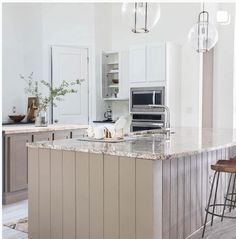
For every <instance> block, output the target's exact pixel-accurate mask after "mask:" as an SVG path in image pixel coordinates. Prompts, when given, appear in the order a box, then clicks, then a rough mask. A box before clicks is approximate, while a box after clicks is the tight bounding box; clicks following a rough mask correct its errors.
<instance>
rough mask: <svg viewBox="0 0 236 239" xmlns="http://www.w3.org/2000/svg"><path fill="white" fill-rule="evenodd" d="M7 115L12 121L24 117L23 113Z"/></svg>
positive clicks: (16, 121) (19, 120)
mask: <svg viewBox="0 0 236 239" xmlns="http://www.w3.org/2000/svg"><path fill="white" fill-rule="evenodd" d="M8 117H9V118H10V119H11V120H13V122H14V123H20V122H21V121H22V120H23V119H24V118H25V115H8Z"/></svg>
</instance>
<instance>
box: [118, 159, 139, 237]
mask: <svg viewBox="0 0 236 239" xmlns="http://www.w3.org/2000/svg"><path fill="white" fill-rule="evenodd" d="M119 175H120V176H119V184H120V239H135V159H134V158H127V157H120V173H119Z"/></svg>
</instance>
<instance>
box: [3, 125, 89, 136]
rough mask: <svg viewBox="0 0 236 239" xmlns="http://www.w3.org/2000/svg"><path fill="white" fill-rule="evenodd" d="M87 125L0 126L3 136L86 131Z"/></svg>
mask: <svg viewBox="0 0 236 239" xmlns="http://www.w3.org/2000/svg"><path fill="white" fill-rule="evenodd" d="M87 128H88V125H79V124H78V125H75V124H73V125H72V124H71V125H70V124H52V125H48V126H47V127H35V125H34V124H33V125H32V124H31V125H27V124H25V125H14V126H13V125H4V126H2V132H3V133H4V134H20V133H36V132H48V131H60V130H75V129H87Z"/></svg>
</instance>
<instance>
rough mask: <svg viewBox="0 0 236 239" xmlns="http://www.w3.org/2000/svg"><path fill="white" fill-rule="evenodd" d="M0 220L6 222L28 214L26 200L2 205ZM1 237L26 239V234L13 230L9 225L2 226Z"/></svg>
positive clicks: (5, 238)
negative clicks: (0, 218) (0, 217)
mask: <svg viewBox="0 0 236 239" xmlns="http://www.w3.org/2000/svg"><path fill="white" fill-rule="evenodd" d="M2 214H3V215H2V222H3V224H4V223H8V222H12V221H15V220H17V219H20V218H24V217H27V216H28V201H27V200H24V201H21V202H17V203H14V204H9V205H3V206H2ZM2 230H3V231H2V238H3V239H28V234H27V233H24V232H20V231H17V230H13V229H11V228H9V227H5V226H3V227H2Z"/></svg>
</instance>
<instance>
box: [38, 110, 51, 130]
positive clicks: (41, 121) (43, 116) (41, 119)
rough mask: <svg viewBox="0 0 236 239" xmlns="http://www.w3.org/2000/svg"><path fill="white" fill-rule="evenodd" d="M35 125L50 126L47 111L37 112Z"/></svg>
mask: <svg viewBox="0 0 236 239" xmlns="http://www.w3.org/2000/svg"><path fill="white" fill-rule="evenodd" d="M35 126H36V127H46V126H48V119H47V112H46V111H43V110H41V111H39V112H38V113H37V116H36V119H35Z"/></svg>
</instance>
